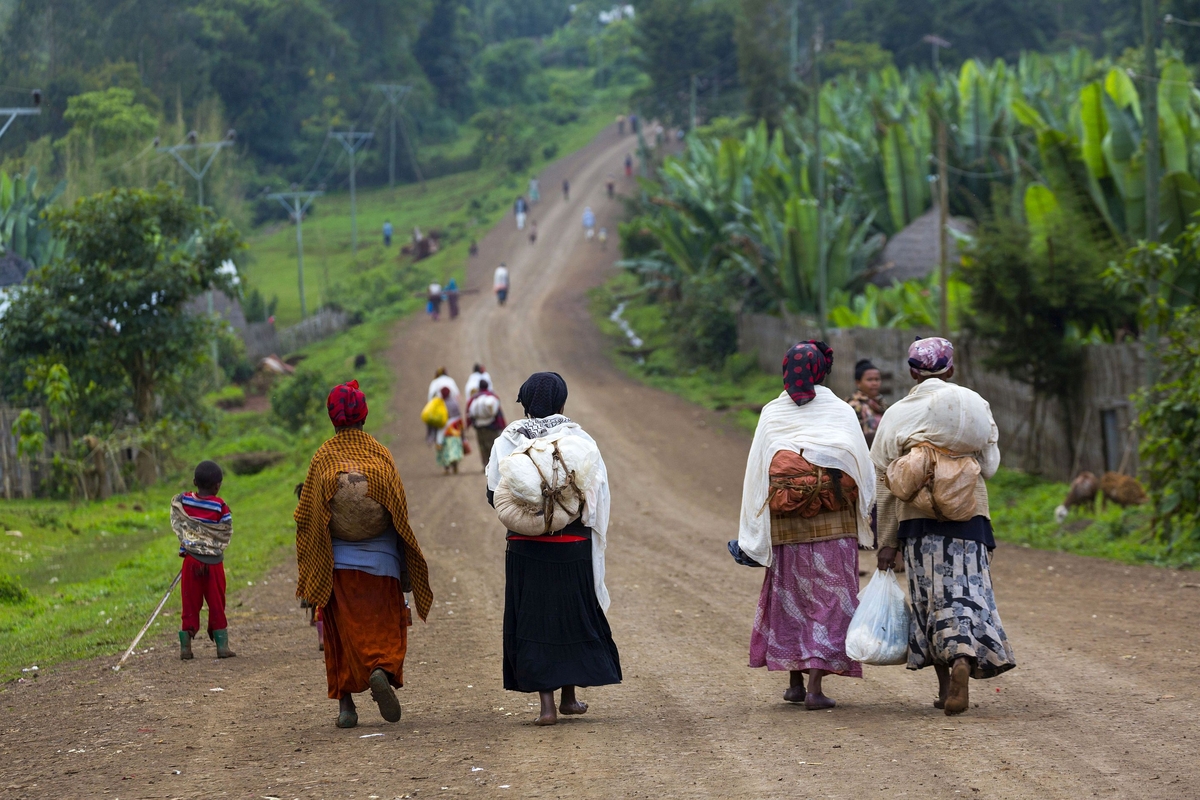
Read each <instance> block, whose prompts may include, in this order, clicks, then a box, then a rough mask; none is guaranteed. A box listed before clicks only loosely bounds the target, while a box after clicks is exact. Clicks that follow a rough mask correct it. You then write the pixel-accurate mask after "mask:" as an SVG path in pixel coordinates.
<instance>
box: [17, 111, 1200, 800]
mask: <svg viewBox="0 0 1200 800" xmlns="http://www.w3.org/2000/svg"><path fill="white" fill-rule="evenodd" d="M632 143H633V140H632V139H631V138H626V139H624V140H618V139H617V137H616V134H615V132H614V131H608V132H606V133H605V134H603V135H602V136H600V137H599V138H598V139H597V140H596V141H595V142H594V143H593V144H592V145H591V146H589V147H588V148H587V149H585V150H584V151H581V152H580V153H578V154H576V155H575V156H573V157H572V158H569V159H566V160H564V161H563V162H561V163H560V164H558V165H555V166H554V167H552V168H551V169H549V170H548V171H547V173H546V174H545V175H543V176H542V186H543V187H545V189H544V191H543V196H544V198H545V199H544V200H543V201H542V204H541V205H539V206H537V207H535V208H534V210H533V214H532V217H533V218H534V219H536V220H537V221H538V230H539V241H538V242H537V244H536V246H530V245H529V244H528V242H527V240H526V239H525V236H524V234H523V233H519V232H518V231H516V229H515V225H514V224H513V223H512V221H511V219H508V220H505V221H504V222H503V223H501V224H500V225H499V226H498V227H497V229H496V230H494V231H493V232H492V233H491V234H490V235H489V236H488V237H487V238H486V239H485V240H483V241H482V242H481V248H480V255H479V256H478V258H477V259H475V262H474V263H473V264H472V266H471V271H470V274H469V276H468V285H470V286H475V287H480V288H482V289H484V290H485V291H484V292H482V293H481V294H479V295H467V296H465V298H464V303H463V316H462V317H461V318H460V319H459V320H457V321H456V322H454V323H448V322H447V321H445V319H443V321H442V322H439V323H436V324H434V323H430V322H429V321H427V320H425V319H413V320H409V321H407V322H405V323H404V324H402V325H401V326H399V328H398V330H397V335H396V339H395V346H394V348H393V350H392V352H391V356H390V357H391V359H392V361H393V364H394V367H395V370H396V375H397V382H398V385H397V390H396V392H395V403H396V408H395V418H396V419H397V420H399V422H397V424H396V426H395V430H394V431H393V433H394V437H393V439H392V445H393V449H394V452H395V454H396V460H397V463H398V465H399V468H400V471H401V474H402V475H403V477H404V480H405V484H406V487H407V489H408V494H409V499H410V507H411V511H412V518H413V523H414V528H415V529H416V531H417V533H418V535H419V536H420V538H421V541H422V544H423V546H424V548H425V551H426V554H427V555H428V557H429V561H430V574H431V576H432V580H433V585H434V592H435V595H436V597H437V604H436V606H435V608H434V610H433V612H432V614H431V616H430V620H429V623H428V624H421V623H417V625H416V627H415V628H413V631H412V634H411V636H410V639H409V660H408V663H407V664H406V669H405V673H406V674H405V681H406V686H405V688H404V689H403V690H401V700H402V702H403V705H404V717H403V719H402V720H401V722H400V723H399V724H396V725H389V724H387V723H385V722H383V721H382V720H381V719H379V718H378V716H377V714H376V712H375V710H374V708H373V706H372V705H371V704H370V701H369V699H368V698H367V697H364V698H362V699H361V700H360V706H359V707H360V719H361V722H360V725H359V727H358V728H356V729H353V730H348V731H344V730H338V729H336V728H335V727H334V725H333V722H334V718H335V716H336V713H337V707H336V703H335V702H333V701H331V700H328V699H326V697H325V678H324V671H323V662H322V660H321V656H320V654H319V653H318V652H317V651H316V647H315V641H314V634H313V631H312V629H311V628H309V627H307V626H306V625H305V624H304V616H303V613H302V612H301V611H300V610H299V609H298V608H297V604H296V601H295V599H294V597H293V589H294V566H292V565H290V564H289V565H285V566H284V567H281V568H280V569H278V570H276V571H275V572H273V573H272V574H271V575H270V576H269V578H268V580H264V581H261V582H260V585H258V586H256V587H254V588H253V589H252V590H248V591H247V592H245V593H243V595H242V599H243V605H242V607H241V608H239V609H236V610H235V613H234V614H233V615H232V621H231V628H232V630H233V631H234V635H233V639H234V643H235V644H236V646H237V647H238V649H239V657H238V658H236V659H234V660H232V661H225V662H217V661H216V660H215V659H212V658H210V657H209V656H211V650H210V649H209V648H208V647H207V645H205V646H203V647H202V648H201V650H200V656H199V658H198V660H197V661H194V662H191V663H187V664H184V663H181V662H180V661H178V660H177V659H176V658H175V657H174V651H173V649H172V647H173V636H168V635H167V634H166V633H164V634H162V635H161V636H159V637H158V640H157V641H156V642H155V644H156V645H157V649H156V651H155V652H154V653H150V654H149V655H147V656H143V657H140V658H138V659H136V660H135V661H134V663H133V664H132V665H131V666H130V668H129V669H128V670H126V671H123V672H121V673H118V674H114V673H112V672H111V671H110V670H109V669H108V666H109V663H110V662H109V661H103V662H100V661H95V662H86V663H83V664H79V665H73V666H72V667H69V668H63V669H59V670H57V671H55V672H54V673H53V674H51V675H49V676H48V677H46V678H44V679H42V680H41V681H40V682H39V683H38V684H37V685H33V686H26V685H22V686H18V687H13V688H11V689H10V690H9V691H7V692H5V693H4V694H3V695H0V714H2V717H0V720H2V724H0V797H13V798H16V797H22V798H24V797H30V798H34V797H105V798H142V797H277V798H365V799H368V800H369V799H370V798H384V799H385V800H387V799H390V798H394V797H410V796H411V797H416V798H434V797H449V796H460V795H471V796H479V797H493V796H496V797H505V796H512V797H581V796H582V797H635V796H636V797H744V798H759V797H796V798H855V799H858V798H865V797H913V798H967V797H969V798H993V799H995V800H1006V799H1007V798H1039V800H1041V799H1042V798H1078V797H1092V796H1096V797H1109V798H1112V797H1120V798H1126V797H1128V798H1143V797H1144V798H1171V799H1174V798H1195V797H1200V767H1198V766H1197V758H1196V756H1197V752H1198V750H1200V721H1198V720H1197V713H1198V709H1197V702H1198V701H1200V692H1198V691H1197V683H1198V682H1200V619H1198V618H1197V614H1196V613H1195V612H1196V611H1197V610H1200V589H1197V588H1192V587H1191V586H1186V585H1185V584H1193V585H1194V584H1195V583H1196V582H1197V578H1196V576H1195V574H1194V573H1179V572H1172V571H1167V570H1158V569H1152V568H1132V567H1125V566H1120V565H1114V564H1110V563H1106V562H1102V561H1096V560H1090V559H1082V558H1076V557H1071V556H1066V555H1062V554H1054V553H1045V552H1039V551H1035V550H1029V549H1020V548H1014V547H1006V546H1002V547H1001V548H1000V549H998V550H997V552H996V556H995V565H994V569H995V572H994V575H995V582H996V591H997V596H998V603H999V607H1000V611H1001V613H1002V615H1003V617H1004V620H1005V623H1006V627H1007V629H1008V632H1009V635H1010V637H1011V639H1012V642H1013V645H1014V647H1015V650H1016V654H1017V658H1018V661H1019V662H1020V666H1019V668H1018V669H1016V670H1014V671H1012V672H1010V673H1007V674H1006V675H1004V676H1002V677H1000V678H997V679H994V680H992V681H986V682H975V683H973V686H972V689H973V707H972V708H971V710H970V711H969V713H967V714H966V715H964V716H962V717H957V718H947V717H945V716H944V715H942V714H941V713H940V712H937V711H935V710H934V709H933V708H932V706H931V705H930V703H931V701H932V700H933V697H934V688H935V680H934V676H933V675H932V674H931V672H929V671H925V672H922V673H919V674H918V673H911V672H908V671H906V670H904V669H903V668H900V667H891V668H871V667H867V668H866V669H865V673H866V677H865V679H863V680H858V681H855V680H850V679H841V678H831V679H829V680H828V681H827V683H826V691H827V692H828V693H830V694H831V695H832V696H833V697H835V698H837V700H838V702H839V707H838V708H837V709H836V710H834V711H832V712H806V711H804V710H803V709H802V708H799V707H795V706H790V705H787V704H785V703H783V702H782V700H781V695H782V692H783V689H784V687H785V686H786V682H787V680H786V675H782V674H777V673H776V674H768V673H767V672H766V671H763V670H750V669H748V668H747V667H746V666H745V664H746V660H747V643H748V639H749V631H750V624H751V621H752V619H753V612H754V607H755V602H756V599H757V595H758V588H759V584H760V581H761V579H762V573H761V572H759V571H756V570H750V569H746V568H743V567H738V566H736V565H735V564H734V563H733V562H732V560H731V559H730V558H729V556H728V554H727V553H726V552H725V542H726V541H727V540H728V539H730V538H734V537H735V536H736V519H737V511H738V502H739V493H740V487H741V480H742V473H743V468H744V465H745V457H746V452H747V450H748V446H749V437H748V436H747V435H745V434H744V433H742V432H738V431H733V430H731V429H729V428H728V427H727V426H726V425H725V423H724V421H723V420H722V418H721V417H720V416H719V415H717V414H712V413H708V412H705V411H701V410H698V409H697V408H695V407H693V406H691V405H688V404H687V403H684V402H682V401H680V400H679V399H677V398H674V397H672V396H669V395H665V394H663V393H661V392H658V391H654V390H651V389H648V388H645V387H643V386H640V385H638V384H635V383H633V382H631V381H629V380H628V379H626V378H625V377H623V376H622V375H621V374H620V373H618V372H617V371H615V370H614V369H613V368H612V367H611V366H610V364H609V362H608V361H607V360H606V358H605V355H604V343H603V342H602V340H601V338H600V336H599V334H598V333H597V332H596V330H595V328H594V326H593V325H592V324H591V322H590V320H589V318H588V315H587V312H586V304H585V292H586V290H587V289H588V288H589V287H590V286H593V285H595V284H597V283H599V282H600V281H601V280H603V278H604V276H605V274H606V270H608V269H610V268H611V262H612V259H613V258H614V257H615V255H616V254H615V237H612V238H610V241H609V245H608V247H609V249H608V252H606V253H602V252H600V250H599V247H598V245H596V244H592V245H587V244H585V243H583V241H582V235H581V227H580V214H581V213H582V210H583V207H584V205H589V204H590V205H591V206H592V208H593V209H595V210H596V212H597V214H598V216H599V217H600V219H601V224H604V223H605V222H607V223H608V228H609V230H610V231H613V230H614V225H613V224H612V220H613V217H614V215H615V213H616V210H617V206H616V204H615V203H610V202H609V201H608V200H607V199H606V198H605V197H604V187H603V183H604V178H605V176H606V175H607V174H608V173H609V172H614V173H620V171H621V161H622V159H623V158H624V155H625V153H626V151H627V150H629V149H631V148H632ZM564 175H568V176H569V177H570V179H571V184H572V198H571V201H570V202H569V203H566V202H563V200H562V197H561V194H560V193H559V191H558V189H557V187H558V186H559V184H560V183H561V180H562V177H563V176H564ZM622 180H623V179H622ZM623 185H625V184H623ZM500 260H505V261H507V263H508V265H509V267H510V269H511V271H512V282H513V292H512V296H511V298H510V302H509V304H508V306H507V307H506V308H503V309H501V308H498V307H497V306H496V305H495V302H494V300H493V299H492V297H491V295H490V293H489V292H488V291H487V288H488V286H489V285H490V275H491V270H492V269H493V268H494V266H495V264H496V263H497V262H498V261H500ZM606 264H607V265H608V266H606ZM474 361H481V362H483V363H484V364H485V365H486V366H487V367H488V368H489V369H490V371H491V373H492V375H493V376H494V378H495V380H496V383H497V386H498V390H499V393H500V395H501V397H502V398H503V399H504V400H505V401H506V404H505V410H506V412H507V413H508V415H509V418H510V419H511V418H513V417H514V416H516V415H517V414H519V413H520V412H519V407H517V406H516V405H515V403H514V402H512V399H513V398H515V395H516V391H517V388H518V386H519V384H520V382H521V381H522V380H523V379H524V378H525V377H526V376H527V375H528V373H530V372H532V371H535V370H538V369H554V370H557V371H559V372H561V373H562V374H563V375H564V377H565V378H566V380H567V382H568V384H569V386H570V399H569V401H568V404H567V413H568V414H569V415H570V416H571V417H573V418H575V419H576V420H578V421H579V422H580V423H581V424H583V426H584V427H585V428H586V429H587V430H588V431H589V432H591V433H592V434H593V435H594V436H595V438H596V439H597V441H598V442H599V443H600V446H601V448H602V450H603V452H604V457H605V460H606V462H607V464H608V467H609V472H610V475H611V479H612V484H613V526H612V529H611V531H610V545H609V552H608V585H609V589H610V591H611V593H612V598H613V604H612V610H611V612H610V615H609V617H610V621H611V623H612V627H613V632H614V636H615V639H616V641H617V644H618V646H619V647H620V650H621V658H622V663H623V666H624V671H625V682H624V683H623V684H622V685H620V686H615V687H607V688H603V689H594V690H583V691H582V696H583V698H584V699H586V700H587V701H588V702H590V703H591V704H592V705H591V710H590V711H589V712H588V714H587V715H586V716H583V717H579V718H574V719H568V720H566V721H564V722H563V723H562V724H560V725H559V726H557V727H556V728H548V729H544V728H537V727H534V726H532V725H531V724H530V721H531V720H532V718H533V716H534V708H533V702H534V701H535V698H531V697H527V696H524V695H519V694H515V693H507V692H505V691H503V689H502V688H501V679H500V626H501V615H502V608H503V582H504V546H505V543H504V538H503V531H502V530H501V529H500V528H499V526H498V524H497V522H496V521H495V517H494V514H493V513H492V511H491V509H490V508H489V507H488V505H487V503H486V502H485V499H484V480H483V476H482V474H481V473H482V468H481V465H480V463H479V461H478V458H477V456H475V455H473V456H471V457H468V460H467V461H466V462H464V466H466V467H468V469H466V470H464V474H462V475H460V476H458V477H449V478H447V477H443V476H442V475H441V474H440V472H441V471H440V470H439V469H437V468H436V466H435V464H434V459H433V454H432V452H431V451H430V450H428V449H427V447H426V445H425V444H424V442H423V430H422V428H421V426H420V425H419V423H418V422H417V414H418V412H419V410H420V408H421V406H422V404H423V402H424V399H425V396H424V393H425V389H426V386H427V384H428V381H429V380H430V378H431V377H432V376H433V373H434V370H435V369H436V367H438V366H442V365H444V366H446V367H447V368H448V369H450V371H451V373H452V374H453V375H455V377H457V378H458V379H459V380H460V382H461V380H463V379H465V377H466V375H467V373H468V372H469V369H470V365H471V364H472V362H474ZM287 490H288V487H280V491H287ZM280 522H281V524H288V523H289V522H290V520H281V521H280Z"/></svg>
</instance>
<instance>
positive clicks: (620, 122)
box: [617, 114, 625, 136]
mask: <svg viewBox="0 0 1200 800" xmlns="http://www.w3.org/2000/svg"><path fill="white" fill-rule="evenodd" d="M624 135H625V115H624V114H617V136H624Z"/></svg>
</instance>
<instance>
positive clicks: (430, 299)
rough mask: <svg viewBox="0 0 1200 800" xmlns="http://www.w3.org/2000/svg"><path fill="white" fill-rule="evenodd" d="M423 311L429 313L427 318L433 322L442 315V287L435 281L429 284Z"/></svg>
mask: <svg viewBox="0 0 1200 800" xmlns="http://www.w3.org/2000/svg"><path fill="white" fill-rule="evenodd" d="M425 310H426V311H428V312H429V318H430V319H431V320H433V321H434V322H437V321H438V318H439V317H441V315H442V285H441V284H440V283H438V282H437V281H434V282H433V283H431V284H429V292H428V294H427V295H426V300H425Z"/></svg>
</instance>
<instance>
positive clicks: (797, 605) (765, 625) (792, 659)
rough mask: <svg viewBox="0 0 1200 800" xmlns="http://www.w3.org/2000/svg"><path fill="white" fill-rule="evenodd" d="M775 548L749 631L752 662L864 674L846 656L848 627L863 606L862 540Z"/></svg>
mask: <svg viewBox="0 0 1200 800" xmlns="http://www.w3.org/2000/svg"><path fill="white" fill-rule="evenodd" d="M771 549H772V550H773V551H774V564H773V565H772V566H771V567H770V568H768V569H767V574H766V577H765V578H764V579H763V587H762V594H760V595H759V598H758V613H757V614H755V616H754V631H753V632H752V633H751V634H750V666H752V667H766V668H767V669H769V670H810V669H823V670H826V671H827V672H831V673H833V674H835V675H846V676H848V677H851V678H861V677H862V665H861V664H859V663H858V662H857V661H851V660H850V658H849V657H848V656H847V655H846V629H847V628H849V627H850V618H851V617H853V616H854V611H855V609H857V608H858V539H856V538H854V537H845V538H841V539H829V540H826V541H823V542H805V543H802V544H781V545H776V546H775V547H773V548H771Z"/></svg>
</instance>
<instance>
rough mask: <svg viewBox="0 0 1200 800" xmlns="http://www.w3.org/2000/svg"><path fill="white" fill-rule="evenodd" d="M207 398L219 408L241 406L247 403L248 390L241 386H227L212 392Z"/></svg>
mask: <svg viewBox="0 0 1200 800" xmlns="http://www.w3.org/2000/svg"><path fill="white" fill-rule="evenodd" d="M205 399H206V400H208V401H209V402H210V403H212V404H213V405H215V406H216V407H217V408H224V409H226V410H228V409H231V408H241V407H242V406H244V405H246V392H245V391H244V390H243V389H242V387H240V386H225V387H223V388H222V389H221V390H220V391H216V392H212V393H211V394H209V395H208V396H207V397H205Z"/></svg>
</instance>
